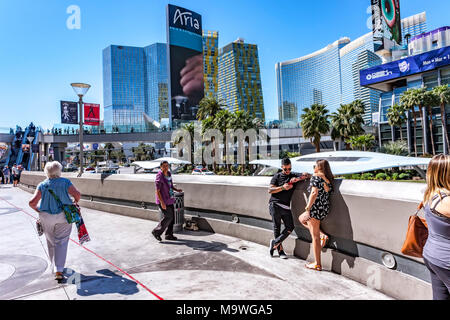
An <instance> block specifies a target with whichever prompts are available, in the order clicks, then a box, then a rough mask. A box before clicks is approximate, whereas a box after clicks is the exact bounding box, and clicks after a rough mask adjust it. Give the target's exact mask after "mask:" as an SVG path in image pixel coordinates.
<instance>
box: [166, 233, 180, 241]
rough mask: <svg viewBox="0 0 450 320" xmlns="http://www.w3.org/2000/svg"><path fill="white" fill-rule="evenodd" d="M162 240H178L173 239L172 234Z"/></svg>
mask: <svg viewBox="0 0 450 320" xmlns="http://www.w3.org/2000/svg"><path fill="white" fill-rule="evenodd" d="M164 238H165V239H166V240H178V238H177V237H175V236H174V235H173V234H171V235H168V236H165V237H164Z"/></svg>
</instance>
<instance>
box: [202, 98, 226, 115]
mask: <svg viewBox="0 0 450 320" xmlns="http://www.w3.org/2000/svg"><path fill="white" fill-rule="evenodd" d="M225 107H226V105H225V104H223V103H222V101H218V100H217V99H215V98H212V97H205V98H203V99H202V100H200V103H199V109H198V111H197V119H198V120H205V119H206V118H208V117H213V118H214V117H215V116H216V114H217V113H218V112H219V111H220V110H222V109H223V108H225Z"/></svg>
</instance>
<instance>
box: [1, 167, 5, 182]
mask: <svg viewBox="0 0 450 320" xmlns="http://www.w3.org/2000/svg"><path fill="white" fill-rule="evenodd" d="M3 169H4V168H0V177H1V178H2V184H5V174H4V173H3Z"/></svg>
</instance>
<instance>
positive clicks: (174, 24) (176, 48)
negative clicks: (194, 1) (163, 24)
mask: <svg viewBox="0 0 450 320" xmlns="http://www.w3.org/2000/svg"><path fill="white" fill-rule="evenodd" d="M167 52H168V55H167V57H168V64H167V65H168V69H169V70H168V75H169V79H170V80H169V86H170V88H169V96H170V99H169V101H170V104H169V118H170V122H171V126H172V127H173V128H176V127H178V126H179V124H181V123H183V122H186V121H190V120H195V119H196V116H197V110H198V104H199V102H200V100H201V99H202V98H203V96H204V80H203V43H202V17H201V15H199V14H198V13H195V12H193V11H191V10H188V9H184V8H181V7H178V6H174V5H170V4H169V5H167Z"/></svg>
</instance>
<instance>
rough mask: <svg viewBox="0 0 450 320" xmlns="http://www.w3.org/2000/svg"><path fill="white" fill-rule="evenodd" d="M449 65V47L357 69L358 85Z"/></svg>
mask: <svg viewBox="0 0 450 320" xmlns="http://www.w3.org/2000/svg"><path fill="white" fill-rule="evenodd" d="M447 65H450V47H444V48H441V49H437V50H433V51H429V52H425V53H422V54H418V55H415V56H409V57H407V58H404V59H400V60H398V61H392V62H389V63H385V64H381V65H379V66H375V67H372V68H368V69H364V70H360V71H359V77H360V85H361V86H367V85H370V84H374V83H378V82H383V81H387V80H393V79H397V78H402V77H406V76H410V75H413V74H416V73H422V72H427V71H431V70H435V69H437V68H441V67H443V66H447Z"/></svg>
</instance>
